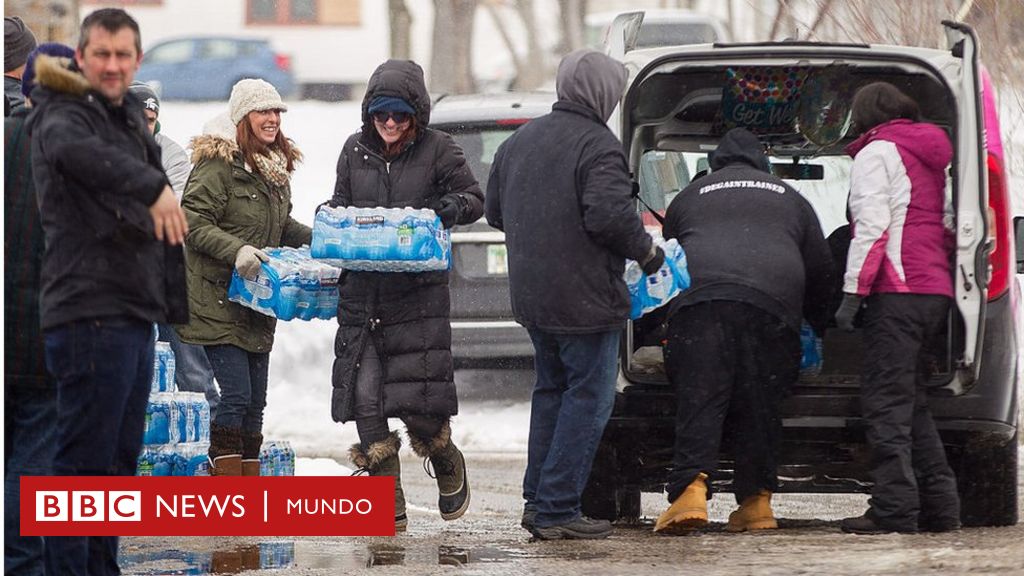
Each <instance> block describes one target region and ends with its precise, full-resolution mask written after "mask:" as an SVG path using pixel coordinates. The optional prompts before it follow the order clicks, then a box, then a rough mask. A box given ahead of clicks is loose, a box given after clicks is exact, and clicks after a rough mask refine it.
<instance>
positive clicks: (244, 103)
mask: <svg viewBox="0 0 1024 576" xmlns="http://www.w3.org/2000/svg"><path fill="white" fill-rule="evenodd" d="M228 108H229V109H230V110H231V123H232V124H235V125H237V124H238V123H239V122H241V121H242V118H245V115H246V114H248V113H249V112H252V111H253V110H259V111H263V110H282V111H284V110H288V105H287V104H285V103H284V101H282V100H281V95H280V94H278V93H277V90H276V89H274V87H273V86H272V85H271V84H270V82H267V81H266V80H260V79H258V78H246V79H244V80H239V81H238V82H237V83H235V85H234V87H232V88H231V98H230V99H229V100H228Z"/></svg>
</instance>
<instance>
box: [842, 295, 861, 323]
mask: <svg viewBox="0 0 1024 576" xmlns="http://www.w3.org/2000/svg"><path fill="white" fill-rule="evenodd" d="M861 300H862V298H861V297H860V296H857V295H856V294H844V295H843V302H842V303H841V304H840V305H839V309H838V310H836V326H839V328H841V329H842V330H844V331H846V332H853V319H854V318H855V317H856V316H857V312H858V311H860V302H861Z"/></svg>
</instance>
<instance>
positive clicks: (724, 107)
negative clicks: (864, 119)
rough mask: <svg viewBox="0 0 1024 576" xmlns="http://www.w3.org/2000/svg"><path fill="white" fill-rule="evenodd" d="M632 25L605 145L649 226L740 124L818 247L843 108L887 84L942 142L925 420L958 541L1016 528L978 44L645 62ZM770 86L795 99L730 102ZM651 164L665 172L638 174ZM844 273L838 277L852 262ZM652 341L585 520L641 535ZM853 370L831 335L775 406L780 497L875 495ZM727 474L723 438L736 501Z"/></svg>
mask: <svg viewBox="0 0 1024 576" xmlns="http://www.w3.org/2000/svg"><path fill="white" fill-rule="evenodd" d="M626 24H627V23H626V22H624V21H620V22H618V24H617V26H616V29H615V30H613V32H612V34H613V35H615V34H618V35H621V37H620V38H617V43H618V45H619V46H620V47H621V48H622V53H621V54H619V55H618V56H620V57H621V58H623V59H624V60H625V61H626V62H627V68H628V70H630V78H629V81H628V85H627V89H626V93H625V95H624V97H623V99H622V112H621V114H620V115H619V116H618V119H617V120H615V121H614V122H615V123H614V124H613V129H614V130H616V131H617V132H618V133H619V134H620V136H621V139H622V141H623V146H624V147H625V150H626V153H627V156H628V158H629V160H630V165H631V167H632V168H633V172H634V173H637V174H639V179H640V182H639V187H640V190H641V195H642V197H644V199H645V200H646V201H647V202H648V204H651V205H652V207H654V208H655V209H656V210H657V209H659V207H664V206H665V205H667V203H668V202H669V201H670V200H671V198H672V197H673V195H674V193H676V192H678V190H679V189H680V188H681V187H682V186H685V185H686V184H687V183H688V181H689V178H690V177H691V175H692V174H694V173H695V172H696V171H697V170H699V169H700V164H701V162H702V161H704V159H705V157H706V154H707V153H708V151H710V150H713V149H714V148H715V147H716V145H717V142H718V140H719V138H720V137H721V136H722V135H723V134H724V133H725V131H727V130H728V128H730V127H731V126H744V127H748V128H751V129H752V130H754V131H756V132H758V133H759V138H760V139H761V140H762V141H763V143H764V144H765V145H766V147H767V148H768V150H769V152H770V154H771V156H772V160H773V161H774V162H776V164H784V165H785V166H788V168H787V169H785V170H780V171H779V175H780V176H782V177H784V178H787V179H788V180H787V181H788V182H789V183H790V184H792V185H793V186H794V187H795V188H796V189H797V190H799V191H800V192H801V193H802V194H803V195H804V196H805V197H807V199H808V200H809V201H810V203H811V204H812V205H813V206H814V208H815V211H816V213H817V214H818V216H819V219H820V220H821V223H822V229H823V231H824V232H825V233H826V234H830V233H832V232H833V231H835V230H836V229H838V228H839V227H840V226H842V225H843V224H845V216H844V213H845V206H846V199H847V194H848V190H849V173H850V169H849V168H850V165H851V164H852V159H850V158H849V157H848V156H846V155H845V154H844V152H843V146H844V145H846V144H848V143H849V142H851V141H852V140H853V139H854V138H855V137H856V136H858V134H857V133H856V130H847V131H844V130H843V129H842V122H843V114H842V110H843V107H844V105H848V100H849V99H850V98H851V97H852V94H853V93H854V91H855V90H856V89H857V88H858V87H860V86H862V85H864V84H866V83H869V82H874V81H879V80H884V81H887V82H890V83H893V84H894V85H896V86H898V87H899V88H900V89H901V90H903V91H904V92H906V93H907V94H908V95H910V96H911V97H912V98H913V99H914V100H915V101H917V102H919V103H920V105H921V112H922V115H923V117H924V118H925V119H926V120H927V121H929V122H933V123H935V124H937V125H939V126H941V127H942V128H943V129H945V130H946V131H947V132H948V133H949V134H950V135H951V138H952V140H953V149H954V159H953V162H952V167H951V169H950V170H949V179H948V182H949V184H948V193H949V195H950V198H951V200H952V206H954V207H955V214H954V215H953V217H954V226H955V228H954V229H955V232H956V252H955V260H956V262H955V270H956V274H955V275H956V279H955V284H956V286H955V294H956V297H955V298H956V304H955V306H953V308H952V310H951V311H950V314H949V316H948V318H947V319H946V328H945V331H944V333H943V334H942V335H941V337H939V338H938V339H936V341H934V342H931V343H930V344H929V345H928V347H927V350H928V352H929V354H930V364H931V367H932V368H933V370H934V375H933V376H932V377H931V380H930V383H929V384H930V386H931V387H932V390H931V399H930V405H931V409H932V413H933V414H934V416H935V420H936V423H937V426H938V428H939V431H940V433H941V435H942V438H943V441H944V443H945V444H946V448H947V453H948V456H949V459H950V464H951V466H952V467H953V469H954V471H955V472H956V474H957V478H958V484H959V489H960V494H961V498H962V520H963V522H964V525H966V526H977V525H1009V524H1014V523H1016V522H1017V515H1018V501H1017V487H1018V484H1017V482H1018V480H1017V474H1018V467H1017V466H1018V464H1017V460H1018V443H1017V440H1018V437H1019V435H1020V432H1019V426H1020V397H1019V396H1020V383H1019V382H1018V370H1017V365H1018V362H1019V358H1018V355H1019V350H1020V346H1021V337H1022V336H1021V334H1019V333H1018V328H1017V325H1016V324H1015V318H1014V316H1015V313H1019V308H1020V305H1019V302H1018V301H1017V299H1018V297H1019V296H1018V291H1017V288H1016V287H1015V280H1016V279H1015V275H1014V272H1015V257H1014V249H1013V248H1014V239H1013V230H1012V223H1011V218H1010V212H1009V210H1010V206H1009V198H1008V190H1007V175H1006V171H1005V166H1004V164H1003V162H1002V156H1001V154H1002V151H1001V145H1000V143H999V138H1000V135H999V131H998V127H997V126H996V125H995V123H996V122H997V119H996V111H995V109H994V98H993V97H992V90H991V87H990V86H989V85H988V82H987V79H986V75H985V74H984V72H983V69H982V67H981V63H980V61H979V55H978V44H977V40H976V37H975V35H974V33H973V31H972V30H971V29H970V28H969V27H967V26H965V25H963V24H959V23H945V32H946V34H947V38H948V39H949V47H948V48H947V49H945V50H938V49H925V48H912V47H905V46H880V45H861V44H826V43H803V42H801V43H785V42H782V43H756V44H731V45H715V46H708V45H704V46H683V47H672V48H657V49H647V50H643V49H635V48H636V46H637V42H636V23H635V22H633V24H632V32H628V30H630V27H629V26H627V25H626ZM786 75H792V76H791V77H790V78H785V76H786ZM766 77H783V81H786V80H792V82H791V85H792V86H793V91H792V93H791V94H789V95H786V94H782V95H781V96H780V95H779V94H775V95H774V96H777V98H776V99H775V100H774V103H772V102H768V101H767V99H762V100H760V101H758V99H757V98H754V99H752V100H751V99H746V100H744V99H743V98H739V97H737V95H738V94H741V92H737V90H739V89H746V88H750V87H751V84H752V85H753V86H754V87H755V88H756V87H757V86H758V83H759V82H762V81H763V79H764V78H766ZM740 80H744V81H745V82H747V84H746V85H745V86H740V84H739V81H740ZM747 96H749V94H747ZM801 100H804V102H803V106H804V107H803V108H801ZM822 111H830V114H831V113H834V116H835V117H833V118H831V119H829V120H828V122H829V124H827V125H826V124H824V123H821V124H818V123H817V122H818V120H816V118H824V117H825V116H828V114H826V115H824V116H816V115H815V113H818V112H822ZM804 114H807V115H804ZM794 118H795V119H797V120H799V121H794ZM846 118H847V119H848V115H847V116H846ZM801 124H802V125H801ZM786 126H788V129H780V128H785V127H786ZM830 131H831V132H832V134H831V136H829V135H828V133H829V132H830ZM829 140H831V141H829ZM652 158H653V159H655V160H658V161H659V162H660V163H661V165H662V166H666V167H670V168H672V169H671V170H666V169H661V170H645V169H643V168H644V165H645V164H646V163H647V162H648V161H649V159H652ZM666 158H668V159H672V161H671V162H666V160H665V159H666ZM679 166H685V169H680V168H678V167H679ZM638 168H639V169H638ZM666 174H667V175H668V176H669V178H664V176H665V175H666ZM655 176H662V177H663V178H661V180H658V179H657V178H655ZM837 262H838V264H837V266H838V267H840V268H841V267H844V266H843V265H844V264H845V257H842V256H840V257H837ZM836 290H841V287H839V286H836ZM662 329H663V322H661V321H659V320H658V319H657V318H656V317H654V318H644V319H641V321H637V322H631V323H630V324H629V326H628V328H627V329H626V332H625V334H624V337H623V347H622V357H621V373H620V379H619V385H618V393H617V396H616V403H615V408H614V411H613V414H612V417H611V420H610V422H609V424H608V427H607V429H606V432H605V435H604V437H603V439H602V442H601V446H600V448H599V450H598V455H597V458H596V461H595V464H594V467H593V471H592V473H591V476H590V479H589V483H588V486H587V490H586V491H585V493H584V500H583V508H584V513H585V514H587V515H589V516H592V517H598V518H608V519H613V520H616V519H617V520H635V519H636V518H638V517H639V515H640V512H641V511H640V493H641V491H649V492H661V491H663V489H664V484H665V480H666V474H667V471H668V469H669V467H670V464H671V462H670V460H671V454H672V444H673V434H674V432H673V425H674V413H675V406H676V402H675V391H674V390H673V389H672V387H671V386H669V383H668V381H667V378H666V376H665V374H664V364H663V358H662V354H661V340H662V334H661V330H662ZM862 355H863V348H862V345H861V334H860V333H859V330H858V331H857V333H854V334H848V333H846V332H844V331H842V330H837V329H830V330H828V331H827V332H826V334H825V335H824V340H823V364H822V365H821V367H820V371H819V372H818V373H813V372H811V371H808V373H805V374H802V375H801V377H800V379H799V381H798V382H797V383H796V385H795V386H794V387H793V389H792V391H791V395H790V396H789V397H788V398H787V399H786V400H785V401H784V403H783V407H782V426H783V437H782V438H783V441H782V447H781V454H780V458H779V477H780V491H781V492H866V491H869V490H870V486H871V480H870V478H869V474H868V472H869V469H870V464H869V451H868V446H867V444H866V440H865V425H864V422H863V420H862V418H861V412H860V402H859V389H860V383H861V376H860V374H861V364H862ZM731 458H732V456H731V455H730V453H729V439H728V438H727V439H726V440H725V443H724V444H723V452H722V461H721V463H720V467H721V470H722V471H721V472H720V473H716V474H714V475H713V476H712V479H711V480H712V482H713V484H714V485H715V487H716V488H717V489H720V490H724V491H729V490H730V488H731V481H732V473H731V470H732V463H731Z"/></svg>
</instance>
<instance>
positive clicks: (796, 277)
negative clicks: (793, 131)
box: [664, 128, 834, 334]
mask: <svg viewBox="0 0 1024 576" xmlns="http://www.w3.org/2000/svg"><path fill="white" fill-rule="evenodd" d="M710 161H711V168H712V170H713V172H712V173H711V174H709V175H708V176H705V177H703V178H700V179H698V180H696V181H694V182H692V183H690V185H689V186H687V187H686V188H684V189H683V191H682V192H680V193H679V194H678V195H677V196H676V197H675V198H674V199H673V200H672V204H670V205H669V207H668V211H667V212H666V214H665V228H664V234H665V238H666V239H667V238H676V239H677V240H679V244H680V245H681V246H682V247H683V249H684V250H686V261H687V267H688V268H689V272H690V278H691V284H690V289H689V290H687V291H686V292H683V293H682V294H680V295H679V296H677V297H676V298H675V299H674V300H673V301H672V304H671V313H673V314H674V313H675V312H676V311H677V310H678V309H679V308H680V307H682V306H689V305H692V304H697V303H699V302H708V301H712V300H731V301H735V302H745V303H747V304H751V305H754V306H757V307H758V308H760V309H762V310H764V311H765V312H768V313H770V314H772V315H774V316H775V317H777V318H779V319H780V320H783V321H784V322H785V323H786V324H788V325H789V326H790V327H791V328H793V330H795V331H798V330H799V329H800V319H801V316H803V317H805V318H806V319H807V321H808V322H809V323H810V324H811V325H812V326H813V327H814V328H815V329H816V330H818V333H819V334H820V333H822V332H824V330H825V324H826V322H827V320H828V315H827V314H828V303H829V299H830V298H831V295H832V291H833V287H832V284H833V281H832V278H833V274H834V270H833V266H832V253H831V251H830V250H829V247H828V242H827V241H826V240H825V237H824V236H823V235H822V232H821V226H820V225H819V224H818V217H817V216H816V215H815V214H814V209H813V208H811V205H810V203H808V202H807V200H806V199H804V197H803V196H801V195H800V193H799V192H797V191H796V190H794V189H793V188H791V187H790V186H789V185H787V184H786V183H785V182H783V181H782V180H780V179H779V178H776V177H775V176H773V175H771V174H769V173H768V172H767V170H768V161H767V159H766V157H765V155H764V153H763V152H762V149H761V144H760V143H759V142H758V140H757V137H756V136H754V135H753V134H751V133H750V132H748V131H747V130H744V129H739V128H737V129H734V130H730V131H729V132H728V133H727V134H726V135H725V137H723V138H722V141H721V142H720V143H719V145H718V149H717V150H715V151H714V152H712V153H711V158H710Z"/></svg>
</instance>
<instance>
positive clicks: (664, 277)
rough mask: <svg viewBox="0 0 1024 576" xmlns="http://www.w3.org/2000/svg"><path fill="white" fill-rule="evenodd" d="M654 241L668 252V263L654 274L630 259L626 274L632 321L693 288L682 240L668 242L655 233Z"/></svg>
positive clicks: (666, 258) (666, 257)
mask: <svg viewBox="0 0 1024 576" xmlns="http://www.w3.org/2000/svg"><path fill="white" fill-rule="evenodd" d="M654 243H655V245H657V246H660V247H661V249H662V250H663V251H664V252H665V263H664V264H662V265H661V268H660V269H659V270H658V271H657V272H655V273H654V274H651V275H650V276H647V275H645V274H644V271H643V269H642V268H641V267H640V264H639V263H637V262H636V261H635V260H626V271H625V273H624V274H623V277H624V279H625V280H626V288H627V289H628V290H629V300H630V310H629V317H630V319H632V320H636V319H637V318H640V317H641V316H643V315H644V314H647V313H648V312H650V311H651V310H655V309H657V308H660V307H662V306H664V305H665V304H667V303H668V302H669V300H671V299H672V298H674V297H675V296H676V294H679V293H680V292H682V291H683V290H686V289H687V288H689V287H690V272H689V270H688V269H687V267H686V253H685V252H684V251H683V247H682V246H680V245H679V242H677V241H676V240H675V239H674V238H673V239H671V240H667V241H666V240H663V239H661V238H660V237H657V236H655V237H654Z"/></svg>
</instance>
